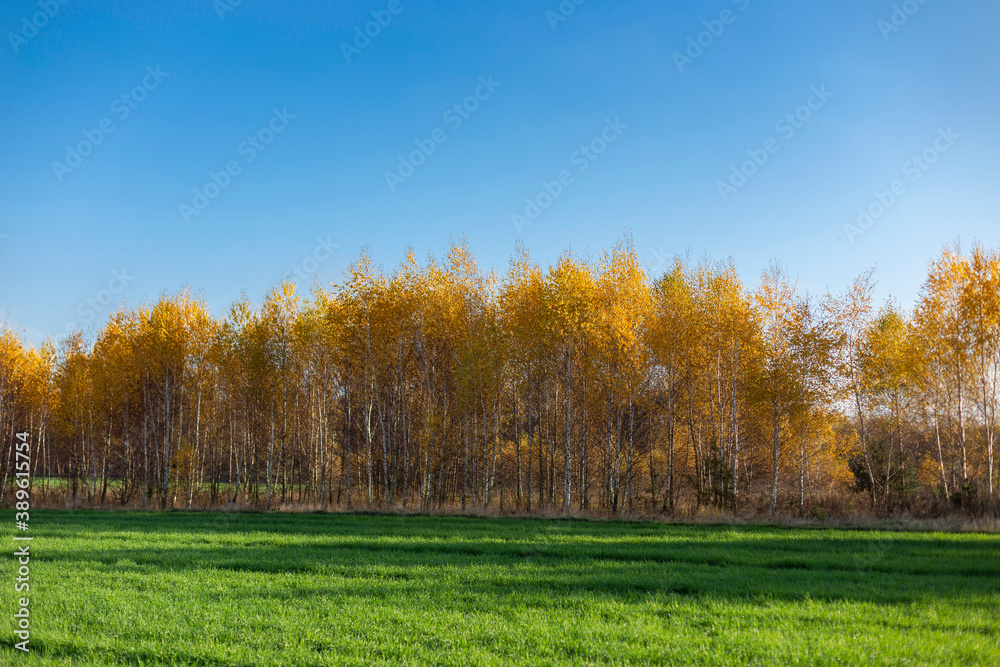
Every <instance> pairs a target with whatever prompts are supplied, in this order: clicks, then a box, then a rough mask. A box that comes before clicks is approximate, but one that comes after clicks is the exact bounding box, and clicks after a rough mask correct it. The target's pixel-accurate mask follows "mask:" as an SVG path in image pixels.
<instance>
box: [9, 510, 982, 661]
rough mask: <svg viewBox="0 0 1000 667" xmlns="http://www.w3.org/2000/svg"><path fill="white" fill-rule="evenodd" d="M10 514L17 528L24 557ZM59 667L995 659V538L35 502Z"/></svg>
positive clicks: (50, 656)
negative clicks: (107, 508) (97, 507)
mask: <svg viewBox="0 0 1000 667" xmlns="http://www.w3.org/2000/svg"><path fill="white" fill-rule="evenodd" d="M13 519H14V517H13V512H4V513H3V518H2V522H3V523H2V526H3V535H2V539H3V540H4V542H5V543H6V545H8V547H5V550H6V551H7V552H8V554H10V553H11V552H12V551H13V546H11V545H13V544H14V542H13V540H12V537H13V533H14V531H13V524H14V521H13ZM30 533H31V535H32V536H33V537H34V541H33V542H32V543H31V545H32V546H31V552H32V559H31V565H30V567H31V573H30V584H31V591H30V598H31V602H30V611H31V633H32V634H31V640H30V647H31V652H30V653H29V654H27V655H25V654H23V653H22V652H20V651H17V650H15V649H14V643H15V642H16V641H18V640H17V639H16V638H15V636H14V634H13V631H14V628H13V623H12V621H11V618H12V614H13V613H14V611H15V610H16V604H17V602H16V600H17V598H19V597H21V596H22V595H23V594H18V593H15V592H14V578H15V576H16V574H15V571H16V564H15V559H14V558H13V557H11V556H10V555H8V556H7V557H6V558H5V563H6V565H5V567H4V568H3V570H2V572H3V575H2V578H3V579H4V580H5V581H0V589H2V590H3V596H2V599H3V605H4V617H5V618H6V619H7V621H6V626H5V627H6V630H5V631H4V633H3V636H2V638H0V663H2V664H5V665H7V664H9V665H15V664H28V665H32V664H47V665H76V664H86V665H276V666H278V665H282V666H284V665H340V664H344V665H370V664H384V665H400V664H413V665H417V664H420V665H423V664H436V665H517V664H525V665H528V664H532V665H534V664H573V665H579V664H601V665H604V664H639V665H642V664H646V665H654V664H731V665H743V664H928V665H959V664H961V665H970V664H981V665H997V664H1000V535H993V534H975V533H962V534H946V533H926V532H879V531H857V530H834V529H819V528H817V529H811V528H785V527H773V526H766V527H765V526H735V527H731V526H725V525H678V524H658V523H650V522H591V521H580V520H541V519H539V520H529V519H508V518H466V517H435V516H388V515H356V514H224V513H187V512H172V513H140V512H93V511H72V512H64V511H38V512H33V513H32V515H31V529H30Z"/></svg>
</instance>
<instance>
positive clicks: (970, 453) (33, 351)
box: [0, 236, 1000, 515]
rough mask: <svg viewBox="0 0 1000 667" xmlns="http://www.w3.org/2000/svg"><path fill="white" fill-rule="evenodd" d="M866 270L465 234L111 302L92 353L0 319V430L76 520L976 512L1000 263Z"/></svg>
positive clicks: (984, 503) (989, 487)
mask: <svg viewBox="0 0 1000 667" xmlns="http://www.w3.org/2000/svg"><path fill="white" fill-rule="evenodd" d="M874 285H875V281H874V276H873V273H872V272H867V273H865V274H863V275H861V276H859V277H858V278H857V280H856V281H855V282H854V283H853V285H851V286H850V287H849V288H848V289H846V290H845V291H844V292H843V293H840V294H831V293H827V294H825V295H810V294H806V293H802V292H801V291H800V290H799V289H798V288H797V286H796V284H795V283H794V281H792V280H791V279H790V278H789V276H788V275H787V273H786V272H785V271H784V270H783V269H782V268H781V267H780V266H779V265H777V264H772V266H771V267H769V268H768V269H767V270H766V271H764V272H763V273H762V274H761V278H760V280H759V283H758V284H757V285H755V286H753V287H752V288H751V287H748V286H746V285H744V284H743V283H742V282H741V280H740V278H739V276H738V273H737V270H736V267H735V266H734V265H733V263H732V261H725V262H718V261H713V260H711V259H708V258H706V259H702V260H700V261H696V262H691V261H688V260H687V259H685V258H681V257H677V258H675V260H674V261H673V264H672V265H671V266H670V267H669V268H668V269H667V270H666V271H665V272H663V273H662V275H657V276H651V275H649V273H648V272H647V271H646V270H645V269H644V268H643V266H642V265H641V263H640V262H639V260H638V258H637V256H636V253H635V250H634V248H633V247H632V244H631V241H630V239H629V238H628V237H627V236H626V237H623V238H622V240H621V241H619V242H618V243H617V244H616V245H615V246H614V247H613V248H612V249H611V250H609V251H606V252H603V253H601V255H600V256H599V257H597V258H593V259H591V258H587V259H584V258H579V257H576V256H573V255H571V254H565V255H563V256H562V257H560V258H559V260H558V261H556V262H555V263H553V264H551V265H549V266H546V267H543V266H540V265H538V264H537V263H535V262H534V261H533V260H532V259H531V257H530V256H529V254H528V252H527V251H526V250H525V249H524V248H519V249H518V250H517V252H516V253H515V255H514V257H513V258H512V260H511V262H510V265H509V268H508V269H507V270H506V272H505V273H503V274H502V275H501V274H498V273H496V272H489V273H484V272H482V271H481V270H480V269H479V267H478V265H477V262H476V259H475V257H474V255H473V254H472V252H471V251H470V249H469V248H468V246H467V245H466V244H465V243H464V242H456V243H453V244H452V245H451V246H450V247H449V249H448V251H447V253H446V255H445V256H444V258H443V259H435V258H434V257H430V258H428V259H427V261H425V262H424V263H419V262H418V261H417V260H416V259H415V257H414V255H413V253H412V252H409V253H407V255H406V257H405V259H404V260H403V262H402V263H401V264H400V265H399V266H398V267H396V268H395V269H394V270H392V271H391V272H386V271H384V270H382V269H381V268H380V267H377V266H376V265H375V264H374V263H373V261H372V259H371V257H370V256H369V255H368V254H367V253H362V254H361V255H360V256H359V258H358V259H357V260H356V261H355V262H354V263H353V264H352V265H351V266H350V267H349V269H348V270H347V271H346V273H345V276H344V279H343V281H342V282H341V283H339V284H335V285H330V286H328V287H320V286H318V285H317V286H315V287H313V289H312V291H311V292H310V293H309V294H300V293H299V292H298V290H297V288H296V285H295V284H293V283H291V282H284V283H282V284H280V285H278V286H276V287H274V288H273V289H272V290H271V291H270V293H268V294H267V296H266V298H265V299H264V300H263V302H262V303H261V304H260V305H259V307H255V306H254V305H253V304H251V302H250V301H249V300H248V299H247V298H246V296H245V295H244V296H243V297H241V298H240V299H239V300H237V301H236V302H235V303H234V304H233V305H232V306H231V308H230V309H229V311H228V312H227V313H225V315H224V316H222V317H213V316H212V315H211V314H210V312H209V310H208V308H207V307H206V305H205V303H204V302H203V301H202V300H201V299H199V298H197V297H196V296H193V295H192V294H191V293H190V292H189V291H181V292H179V293H176V294H164V295H163V296H161V297H160V298H159V299H158V300H157V301H156V302H155V303H147V304H144V305H141V306H139V307H136V308H132V309H129V308H127V307H125V306H122V307H121V308H120V309H119V310H118V311H117V312H115V313H114V314H112V316H111V317H110V318H109V321H108V322H107V324H106V325H105V326H104V327H103V328H102V329H101V330H99V331H98V332H97V333H96V334H95V335H93V336H92V337H91V338H92V340H91V339H88V338H86V337H85V336H84V335H83V333H82V332H77V333H75V334H73V335H70V336H68V337H67V338H66V339H65V340H62V341H61V342H59V344H58V346H57V345H56V344H55V343H52V342H49V343H46V344H44V345H42V346H41V348H35V347H33V346H28V345H26V344H24V343H23V342H22V340H21V338H20V337H19V335H18V333H17V332H16V330H15V329H13V328H12V326H10V325H4V326H0V433H3V434H5V435H4V437H3V443H2V447H3V451H4V456H5V460H6V461H7V465H6V466H5V468H4V473H3V474H4V480H3V486H2V487H0V488H2V489H3V493H4V494H6V499H7V500H8V501H9V499H10V498H11V497H12V492H11V489H12V483H13V479H12V477H13V475H12V471H13V470H14V466H13V442H14V436H13V434H14V433H16V432H20V431H27V432H28V433H30V438H31V443H32V451H33V453H34V454H33V463H32V465H33V467H34V470H33V472H34V477H35V480H36V481H35V484H36V487H38V488H40V490H41V491H42V493H44V494H46V495H48V496H49V497H53V498H57V499H62V500H66V501H72V502H76V503H81V504H94V505H109V504H112V503H115V504H121V505H129V506H143V507H162V508H169V507H188V508H190V507H210V506H223V505H230V504H236V505H240V506H255V507H262V508H275V507H278V506H290V505H302V506H305V505H312V506H317V505H318V506H323V507H344V508H406V509H421V510H427V511H431V510H439V509H461V510H477V511H478V510H484V511H502V512H508V511H524V512H539V511H541V512H594V513H606V514H627V513H659V512H663V513H667V514H677V513H690V512H692V511H696V510H697V509H699V508H716V509H717V510H718V511H725V512H727V513H728V512H732V513H735V514H746V515H758V514H764V513H766V514H768V515H774V514H776V513H781V514H798V515H801V514H808V513H813V514H814V515H815V514H816V513H817V512H819V513H820V514H821V515H822V513H824V512H825V511H827V510H826V509H824V508H832V509H835V508H840V509H839V510H838V511H874V512H890V511H911V512H917V513H921V512H932V511H943V510H944V509H945V508H954V507H962V508H966V509H968V510H970V511H974V512H987V511H989V512H995V511H996V508H997V502H996V500H997V481H998V479H997V470H996V466H995V462H994V441H995V434H996V409H997V381H998V369H1000V252H998V250H991V249H987V248H983V247H981V246H979V245H976V246H975V247H973V248H972V250H971V251H970V252H963V251H962V250H961V249H960V248H958V247H945V248H944V250H943V251H942V253H941V255H940V256H939V257H938V258H936V259H935V260H933V261H932V262H930V263H929V265H928V273H927V278H926V281H925V283H924V284H923V286H922V288H921V291H920V294H919V297H918V299H917V302H916V304H915V305H914V307H913V308H912V309H911V310H909V311H906V310H904V309H902V308H901V307H900V306H899V305H898V304H896V303H894V302H892V301H889V302H887V303H885V304H881V305H880V304H876V303H874V301H873V291H874Z"/></svg>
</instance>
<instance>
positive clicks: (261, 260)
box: [0, 0, 1000, 342]
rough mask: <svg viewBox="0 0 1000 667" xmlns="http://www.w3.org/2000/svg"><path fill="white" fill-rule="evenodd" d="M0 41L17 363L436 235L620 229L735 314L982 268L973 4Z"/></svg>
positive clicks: (575, 237)
mask: <svg viewBox="0 0 1000 667" xmlns="http://www.w3.org/2000/svg"><path fill="white" fill-rule="evenodd" d="M579 1H580V0H577V2H579ZM560 6H561V7H562V10H560ZM46 9H47V10H48V12H49V14H53V15H52V16H48V15H46V14H44V13H43V12H45V11H46ZM570 9H572V11H570ZM906 10H908V11H906ZM372 12H375V17H374V18H373V16H372ZM379 18H380V19H381V20H382V22H383V23H384V24H385V25H384V26H377V30H376V27H375V26H374V25H372V26H369V30H370V32H372V33H375V32H377V34H376V35H375V37H373V38H369V39H368V40H367V42H366V41H365V40H363V39H358V40H357V41H355V38H356V35H357V34H358V32H357V31H358V30H361V31H364V29H365V25H366V24H367V23H369V22H371V21H373V20H377V19H379ZM563 19H565V20H563ZM894 19H895V23H894V22H893V20H894ZM904 19H905V20H904ZM32 21H34V22H35V24H36V25H35V26H31V25H30V23H31V22H32ZM39 24H41V27H38V25H39ZM33 27H34V28H35V29H34V30H33V29H32V28H33ZM0 31H2V35H3V41H2V44H0V118H2V121H3V122H2V123H0V145H2V146H3V149H2V150H3V153H2V160H0V235H3V236H0V290H2V291H0V318H3V317H9V319H10V320H11V322H12V323H14V324H15V325H17V326H18V327H20V328H21V329H22V330H23V331H24V332H25V334H26V336H27V337H28V339H30V340H32V341H35V342H40V341H41V340H43V339H44V338H45V337H47V336H56V337H60V336H61V335H62V333H63V331H64V330H65V328H66V326H67V324H69V323H77V324H80V325H82V326H83V327H84V328H85V329H89V328H92V327H94V326H99V325H100V324H101V322H102V321H103V320H104V319H105V318H106V317H107V314H108V313H109V312H110V311H111V310H112V308H113V307H114V306H115V305H117V303H118V302H120V301H121V300H125V301H127V302H128V303H130V304H135V303H138V302H141V301H144V300H146V299H155V298H156V297H157V296H158V295H159V294H160V293H161V292H163V291H164V290H167V291H176V290H178V289H179V288H181V287H183V286H185V285H188V286H190V287H191V289H192V290H193V291H194V292H197V293H200V294H203V295H204V297H205V298H206V300H207V301H208V303H209V305H210V306H211V307H212V309H213V312H215V313H216V314H221V313H222V312H224V310H225V309H226V308H227V306H228V304H229V303H231V301H232V300H233V299H235V298H237V297H238V296H239V294H240V292H241V290H246V292H247V294H248V295H249V297H250V298H251V299H253V300H259V299H260V298H261V297H262V296H263V295H264V294H265V293H266V291H267V290H268V289H269V287H271V286H272V285H274V284H275V283H276V282H278V281H279V280H281V279H282V277H283V276H284V275H286V273H287V272H288V271H289V270H292V269H293V268H295V267H298V269H299V272H300V274H302V275H303V276H305V279H306V282H311V281H312V279H313V278H314V277H318V278H320V279H321V280H322V281H324V282H325V281H329V280H337V279H338V278H339V277H340V276H341V275H342V272H343V270H344V268H345V267H346V266H347V265H348V264H349V263H350V262H351V261H352V260H353V259H354V258H355V257H356V256H357V254H358V253H359V251H360V250H361V248H362V247H365V246H367V247H368V248H370V250H371V252H372V254H373V255H374V257H375V259H376V260H377V261H378V262H380V263H382V264H383V265H384V266H386V267H387V268H391V267H392V266H394V265H395V264H397V263H398V262H399V260H400V259H401V258H402V255H403V252H404V250H405V248H406V247H407V246H409V245H412V246H413V247H414V249H415V250H416V252H417V254H418V256H420V257H423V256H425V255H426V254H427V253H428V252H435V253H437V254H440V253H441V252H442V251H443V250H444V249H445V248H446V246H447V244H448V242H449V240H450V239H451V238H453V237H456V236H458V235H461V234H465V235H466V236H467V237H468V239H469V243H470V245H471V247H472V248H473V250H475V251H476V253H477V254H478V256H479V258H480V263H481V265H482V266H483V267H485V268H489V267H496V268H497V269H499V270H501V271H502V270H503V269H504V268H505V267H506V265H507V261H508V259H509V257H510V255H511V252H512V251H513V249H514V245H515V242H516V241H517V239H521V240H523V241H524V242H525V243H526V244H527V245H528V247H529V249H530V250H531V252H532V254H533V256H534V257H535V258H536V259H537V260H538V261H540V262H542V263H547V262H551V261H553V260H554V259H556V258H557V257H558V255H559V254H560V253H561V252H563V251H564V250H566V249H572V250H573V251H574V252H577V253H580V254H587V253H590V254H596V253H597V252H599V251H600V250H601V249H602V248H606V247H609V246H610V245H611V244H612V243H613V242H614V241H615V239H616V238H618V237H619V236H620V235H621V233H622V231H623V230H625V229H628V230H630V231H631V232H632V233H633V235H634V240H635V245H636V248H637V250H638V252H639V254H640V256H641V257H642V259H643V261H644V262H647V263H648V264H649V265H650V266H651V267H652V268H656V267H657V265H658V263H659V262H660V260H659V257H661V256H664V255H665V256H670V255H672V254H674V253H677V252H681V253H683V252H689V253H690V254H691V255H692V256H693V257H698V256H701V255H703V254H705V253H708V254H710V255H712V256H714V257H716V258H720V259H721V258H725V257H728V256H732V257H733V258H734V259H735V261H736V262H737V264H738V266H739V267H740V269H741V271H742V273H743V275H744V278H745V279H746V281H747V282H748V283H754V282H755V281H756V279H757V276H758V275H759V273H760V271H761V270H762V269H764V268H765V267H766V266H767V264H768V262H769V261H770V259H771V258H772V257H774V258H777V259H779V260H780V261H781V262H782V263H783V264H784V265H785V266H786V267H787V269H788V270H789V271H790V273H791V274H792V275H793V276H795V277H797V278H798V280H799V285H800V287H801V288H803V289H807V290H809V291H812V292H823V291H825V290H826V288H827V287H830V288H832V289H834V290H835V291H840V290H842V289H843V288H845V287H846V286H847V285H848V284H849V283H850V281H851V279H852V278H853V277H854V276H855V275H857V274H858V273H860V272H861V271H863V270H864V269H866V268H867V267H870V266H873V265H875V266H877V267H878V276H879V280H880V284H879V294H880V297H886V296H889V295H890V294H891V295H893V296H895V297H897V298H899V299H900V300H901V301H902V302H903V304H904V305H909V304H910V303H912V300H913V298H914V297H915V296H916V293H917V290H918V289H919V286H920V283H921V281H922V279H923V276H924V272H925V265H926V262H927V261H928V260H929V259H930V258H931V257H932V256H934V255H935V254H937V253H938V252H939V250H940V247H941V245H942V244H943V243H945V242H948V241H952V240H954V239H956V238H958V237H960V238H961V239H962V240H963V242H965V243H971V242H972V241H973V240H977V239H978V240H980V241H982V242H983V243H985V244H987V245H996V244H998V243H1000V232H998V225H997V210H998V207H997V204H998V199H1000V164H998V161H997V156H998V150H997V148H998V146H1000V124H998V122H997V110H998V107H1000V104H998V102H1000V70H998V67H997V65H998V63H1000V39H998V37H1000V5H998V4H997V3H996V2H992V1H989V0H952V1H950V2H944V0H926V1H925V2H923V3H921V2H919V0H909V1H908V2H906V3H898V2H897V3H895V7H894V3H893V2H891V1H889V0H884V1H883V0H864V1H861V0H845V1H841V2H836V3H833V2H827V3H815V2H777V1H766V0H736V1H734V0H714V1H712V2H698V3H695V2H689V3H680V2H669V3H668V2H652V1H638V0H635V1H628V0H626V1H622V0H617V1H615V2H611V1H607V2H602V1H598V0H585V1H583V2H580V4H579V5H577V4H575V3H573V2H572V0H567V1H566V2H564V3H562V5H560V3H559V2H558V1H557V0H550V1H537V2H527V1H522V0H513V1H508V2H503V3H483V2H461V3H460V2H445V1H443V0H442V1H438V2H433V1H425V2H407V1H406V0H396V1H395V2H391V3H390V2H388V1H382V0H375V1H373V2H365V3H349V2H347V3H323V2H298V3H294V4H292V3H273V2H272V3H266V2H263V1H262V0H243V2H237V1H236V0H219V1H218V2H214V3H213V2H212V0H199V1H197V2H190V1H188V2H183V1H178V0H170V1H169V2H168V1H166V0H162V1H160V0H148V1H145V2H141V3H140V2H87V1H85V0H67V1H66V3H65V4H60V3H59V0H41V2H39V0H34V1H27V0H11V1H10V2H7V3H5V5H4V7H3V9H2V10H0ZM699 41H700V42H701V45H700V46H697V44H698V42H699ZM345 43H346V44H349V45H353V48H347V49H345V48H344V46H343V45H344V44H345ZM692 44H695V45H696V46H692ZM345 51H346V55H345ZM677 54H680V56H678V55H677ZM681 56H683V57H681ZM484 81H485V82H486V83H485V84H484V83H483V82H484ZM814 91H819V93H820V94H819V95H817V93H816V92H814ZM477 94H478V97H477ZM123 96H124V97H123ZM455 105H459V108H458V109H457V110H456V109H455ZM809 105H811V106H812V108H809ZM449 110H451V111H450V112H449ZM126 112H127V115H126ZM788 114H791V119H788V118H786V116H787V115H788ZM796 114H798V118H797V119H796ZM783 119H784V120H783ZM459 121H460V124H459ZM107 130H110V132H108V131H107ZM98 139H99V141H98ZM81 144H82V146H81ZM420 146H423V147H424V148H423V149H421V148H419V147H420ZM431 146H433V152H431V151H430V147H431ZM78 148H79V149H80V150H79V151H77V149H78ZM258 148H259V150H258ZM70 149H71V150H70ZM581 149H585V150H581ZM421 150H422V151H424V153H429V154H417V155H416V156H415V160H414V161H416V162H420V163H421V164H419V166H415V167H414V168H413V170H412V173H410V171H409V168H408V167H406V166H405V165H404V166H403V167H402V169H401V168H400V156H403V157H404V158H405V159H406V160H407V161H409V160H410V157H411V156H412V154H413V152H414V151H421ZM82 152H86V153H88V154H87V155H85V156H82V155H80V156H79V157H78V158H77V157H74V154H76V155H79V153H82ZM915 156H916V157H917V159H918V162H914V161H913V158H914V157H915ZM754 157H756V159H757V162H762V163H763V164H759V165H758V164H754V163H753V162H749V163H747V161H748V160H753V159H754ZM765 157H766V160H764V158H765ZM251 158H252V159H251ZM925 160H926V161H925ZM56 163H58V164H56ZM227 168H228V169H231V173H227ZM734 168H735V169H736V170H737V172H738V171H739V170H740V169H742V170H743V171H744V173H750V174H751V175H749V176H748V177H746V178H745V182H744V181H743V180H742V179H741V177H740V176H739V175H737V176H735V177H734V176H733V169H734ZM387 172H389V173H393V172H395V174H396V176H397V177H400V174H403V175H404V176H405V178H402V177H400V178H389V179H387V176H386V174H387ZM213 174H214V176H215V180H216V182H218V183H222V184H224V185H225V187H213V186H212V185H211V184H212V175H213ZM561 176H562V178H563V179H564V181H563V183H560V182H559V181H560V177H561ZM387 181H392V184H391V186H390V183H388V182H387ZM720 182H724V183H728V185H729V187H721V188H720ZM545 184H547V185H548V191H549V192H550V193H557V196H555V197H552V196H551V195H549V194H548V193H547V192H546V185H545ZM734 184H735V185H734ZM894 185H895V188H896V192H897V194H891V193H892V190H893V187H894ZM206 186H208V187H207V189H208V193H209V194H212V195H215V196H214V197H213V198H211V199H209V198H208V197H206V198H205V199H204V200H199V199H198V195H197V194H196V193H195V190H196V189H197V190H198V191H199V192H200V193H201V195H202V196H204V195H205V194H206V193H205V190H206ZM720 189H721V190H723V191H724V192H721V193H720ZM880 196H881V198H882V200H883V202H882V203H884V204H887V205H886V206H885V207H884V210H883V211H882V212H881V213H880V208H879V206H881V205H880V204H878V202H879V197H880ZM526 198H527V199H529V200H532V201H534V202H536V205H537V204H543V205H547V206H546V207H545V208H544V209H543V208H541V207H539V209H538V210H537V211H536V210H533V209H532V208H531V206H530V205H529V204H528V203H526V201H525V200H526ZM182 205H185V206H189V207H191V208H190V209H183V208H182ZM197 206H201V207H202V209H203V210H198V209H197ZM859 208H862V209H865V210H869V211H870V212H873V213H876V214H879V213H880V214H879V215H875V216H874V217H873V218H872V220H871V223H870V224H869V225H868V226H867V229H864V230H862V229H861V227H856V228H850V229H854V231H849V230H845V224H848V223H855V221H856V220H857V218H858V217H859V213H858V209H859ZM185 210H187V215H185V213H184V211H185ZM191 210H196V211H197V213H196V214H193V213H191ZM536 213H537V214H538V215H537V216H534V214H536ZM527 214H532V216H533V217H534V219H533V220H530V224H521V225H515V224H514V221H517V220H521V221H522V222H523V221H526V220H528V218H527V217H522V218H515V219H514V221H512V216H514V215H520V216H526V215H527ZM518 227H519V229H518ZM858 231H860V232H862V233H860V234H857V233H855V232H858ZM334 244H336V245H337V247H336V248H332V246H333V245H334ZM331 248H332V249H331ZM320 260H322V261H320Z"/></svg>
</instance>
